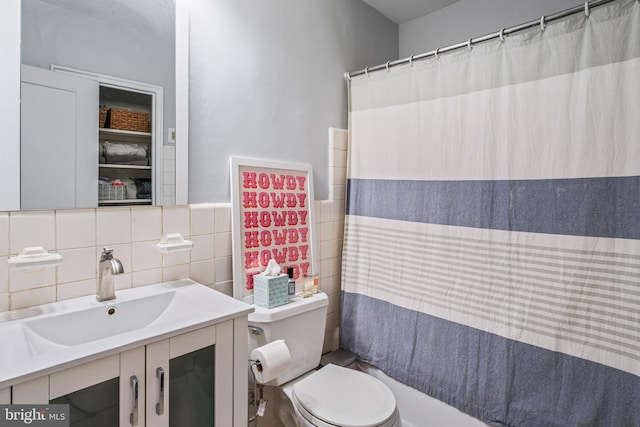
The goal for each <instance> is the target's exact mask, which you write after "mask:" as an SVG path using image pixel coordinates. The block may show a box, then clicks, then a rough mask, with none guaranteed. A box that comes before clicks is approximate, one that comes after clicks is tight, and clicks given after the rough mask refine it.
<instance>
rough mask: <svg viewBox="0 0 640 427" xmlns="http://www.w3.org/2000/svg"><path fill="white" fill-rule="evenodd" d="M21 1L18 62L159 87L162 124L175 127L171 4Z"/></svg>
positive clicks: (166, 0)
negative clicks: (57, 66)
mask: <svg viewBox="0 0 640 427" xmlns="http://www.w3.org/2000/svg"><path fill="white" fill-rule="evenodd" d="M21 1H22V14H21V15H22V32H21V35H22V37H21V43H22V47H21V54H22V63H23V64H27V65H31V66H34V67H39V68H45V69H49V66H50V65H51V64H56V65H61V66H64V67H70V68H76V69H79V70H84V71H89V72H93V73H98V74H104V75H107V76H112V77H119V78H122V79H128V80H134V81H138V82H143V83H147V84H152V85H157V86H161V87H163V88H164V110H163V112H164V123H163V125H164V128H165V129H167V128H175V124H176V121H175V120H176V119H175V116H176V111H175V105H176V102H175V99H176V91H175V72H174V70H175V54H174V52H175V11H174V1H173V0H136V1H134V2H120V1H113V0H111V1H103V2H85V1H82V0H80V1H78V0H67V1H65V2H62V1H58V2H53V3H52V2H48V1H45V0H21ZM162 138H163V140H166V139H167V132H166V130H165V131H163V132H162Z"/></svg>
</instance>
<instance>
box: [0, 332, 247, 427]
mask: <svg viewBox="0 0 640 427" xmlns="http://www.w3.org/2000/svg"><path fill="white" fill-rule="evenodd" d="M234 322H236V323H238V322H239V323H240V326H242V325H246V322H244V321H242V320H238V319H237V320H235V321H234V320H228V321H225V322H222V323H219V324H216V325H212V326H207V327H204V328H201V329H196V330H194V331H191V332H187V333H183V334H180V335H176V336H173V337H170V338H166V339H162V340H159V341H156V342H151V343H148V344H147V345H145V346H141V347H136V348H133V349H130V350H126V351H122V352H120V353H117V354H113V355H109V356H106V357H102V358H100V359H97V360H94V361H90V362H86V363H83V364H81V365H78V366H74V367H70V368H67V369H64V370H61V371H58V372H54V373H51V374H49V375H46V376H43V377H39V378H36V379H33V380H30V381H27V382H23V383H20V384H17V385H14V386H13V391H12V403H29V404H47V403H60V404H68V405H70V414H71V425H72V426H74V427H85V426H87V427H89V426H90V427H102V426H105V427H113V426H121V427H126V426H150V427H165V426H166V427H168V426H176V427H178V426H214V425H215V426H232V425H236V426H240V425H246V420H239V419H238V420H236V422H235V424H234V420H233V415H234V414H237V413H240V411H241V410H242V408H243V406H242V404H240V406H239V408H234V401H233V399H234V396H237V395H240V394H239V393H238V392H237V391H235V390H234V386H235V387H237V386H238V384H239V383H238V382H237V381H236V382H234V375H233V373H234ZM238 326H239V325H235V327H236V334H237V328H238ZM245 328H246V326H245ZM236 345H237V344H236ZM245 350H246V349H245ZM239 359H240V360H244V359H246V355H245V354H242V356H241V357H239ZM243 388H246V387H243ZM7 390H8V389H7ZM245 392H246V390H245ZM8 396H9V395H8V392H6V391H4V390H0V399H4V400H8ZM244 398H246V395H245V396H244ZM239 403H240V402H236V405H237V404H239ZM244 408H246V405H245V406H244ZM245 414H246V412H245Z"/></svg>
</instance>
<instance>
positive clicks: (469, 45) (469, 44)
mask: <svg viewBox="0 0 640 427" xmlns="http://www.w3.org/2000/svg"><path fill="white" fill-rule="evenodd" d="M467 48H469V50H471V49H473V46H472V45H471V39H469V40H467Z"/></svg>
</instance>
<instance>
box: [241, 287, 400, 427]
mask: <svg viewBox="0 0 640 427" xmlns="http://www.w3.org/2000/svg"><path fill="white" fill-rule="evenodd" d="M327 305H328V298H327V296H326V294H324V293H322V292H319V293H317V294H315V295H313V296H312V297H309V298H301V297H295V298H292V299H291V300H290V301H289V303H288V304H285V305H283V306H279V307H275V308H272V309H266V308H262V307H255V312H254V313H251V314H249V329H250V330H251V333H250V334H249V352H251V350H253V349H254V348H257V347H259V346H262V345H265V344H267V343H269V342H271V341H274V340H279V339H282V340H284V341H285V344H286V345H287V347H288V348H289V352H290V354H291V362H292V363H291V365H292V368H291V370H290V371H289V372H287V373H285V374H283V375H281V376H279V377H277V378H274V379H272V380H270V381H269V382H267V383H265V385H269V386H276V387H278V390H279V391H278V394H279V399H278V400H277V401H278V408H277V414H278V418H279V420H280V422H281V423H282V425H283V426H284V427H400V425H401V423H400V416H399V414H398V410H397V408H396V400H395V397H394V395H393V393H392V392H391V390H390V389H389V388H388V387H387V386H386V385H385V384H383V383H382V382H381V381H380V380H378V379H376V378H374V377H372V376H369V375H367V374H365V373H363V372H360V371H357V370H354V369H349V368H346V367H342V366H337V365H335V364H332V363H329V364H327V365H326V366H324V367H322V368H320V369H317V367H318V365H319V362H320V356H321V353H322V344H323V342H324V331H325V324H326V315H327Z"/></svg>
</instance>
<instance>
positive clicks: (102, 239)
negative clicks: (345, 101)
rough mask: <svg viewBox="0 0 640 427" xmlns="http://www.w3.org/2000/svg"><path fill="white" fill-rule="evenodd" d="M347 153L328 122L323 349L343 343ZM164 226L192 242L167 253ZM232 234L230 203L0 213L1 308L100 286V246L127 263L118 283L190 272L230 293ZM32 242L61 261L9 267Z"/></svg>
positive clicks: (320, 205) (322, 216)
mask: <svg viewBox="0 0 640 427" xmlns="http://www.w3.org/2000/svg"><path fill="white" fill-rule="evenodd" d="M165 148H166V147H165ZM346 159H347V132H346V131H344V130H340V129H330V130H329V165H330V170H329V173H330V188H331V191H330V195H331V199H330V200H321V201H316V202H315V211H316V224H315V225H316V233H317V236H316V237H317V239H316V244H317V250H318V251H319V257H318V259H319V263H320V271H319V274H320V289H321V290H322V291H324V292H326V293H327V295H328V296H329V309H328V314H327V329H326V333H325V340H324V351H329V350H332V349H337V347H338V340H337V330H338V327H339V324H340V274H341V261H342V241H343V228H344V208H345V203H344V188H345V185H346V182H345V176H346ZM165 172H173V171H168V170H165ZM167 185H168V184H167V183H166V182H165V189H166V187H167ZM165 200H166V194H165ZM167 233H181V234H182V235H183V237H184V238H185V239H190V240H192V241H193V242H194V243H195V247H194V249H193V250H192V251H191V252H179V253H176V254H171V255H162V254H161V253H160V252H158V251H157V249H156V248H155V244H156V243H158V242H159V241H160V239H161V238H162V236H163V235H164V234H167ZM231 241H232V238H231V205H230V204H226V203H225V204H211V203H206V204H194V205H184V206H164V207H160V206H140V207H120V208H100V209H77V210H60V211H34V212H8V213H7V212H0V311H8V310H15V309H18V308H24V307H31V306H35V305H39V304H44V303H48V302H53V301H61V300H65V299H70V298H75V297H79V296H83V295H91V294H93V293H95V291H96V282H97V277H98V272H97V268H98V260H99V258H100V254H101V252H102V247H103V246H110V247H112V248H113V250H114V256H115V257H116V258H118V259H119V260H120V261H121V262H122V264H123V267H124V269H125V273H124V274H120V275H117V276H115V278H114V279H115V286H116V289H126V288H131V287H136V286H144V285H149V284H153V283H158V282H161V281H168V280H177V279H183V278H192V279H193V280H196V281H198V282H200V283H202V284H204V285H207V286H209V287H211V288H213V289H216V290H218V291H220V292H224V293H226V294H228V295H232V294H233V283H232V281H233V270H232V261H231V259H232V250H231ZM28 246H44V247H45V248H46V249H47V250H49V251H50V252H58V253H60V254H61V255H62V256H63V257H64V262H63V264H62V265H60V266H58V267H56V268H45V269H42V270H40V271H36V272H31V271H24V270H17V269H14V268H9V265H8V258H9V257H10V256H14V255H17V254H18V253H20V251H21V250H22V249H24V248H25V247H28Z"/></svg>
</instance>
